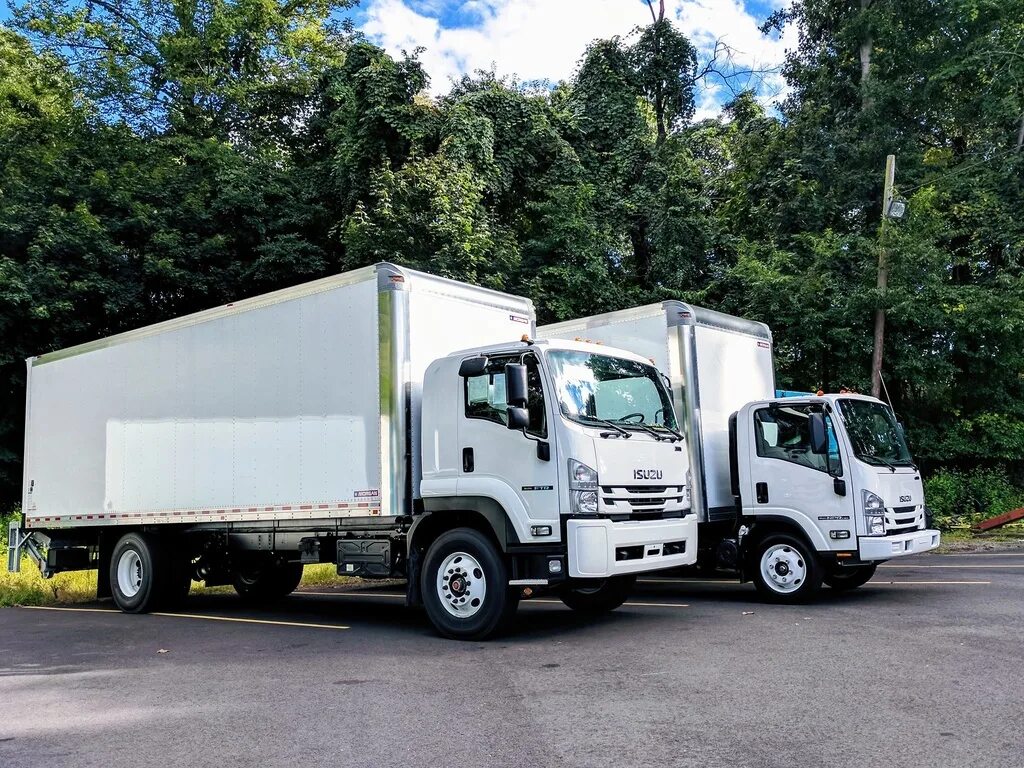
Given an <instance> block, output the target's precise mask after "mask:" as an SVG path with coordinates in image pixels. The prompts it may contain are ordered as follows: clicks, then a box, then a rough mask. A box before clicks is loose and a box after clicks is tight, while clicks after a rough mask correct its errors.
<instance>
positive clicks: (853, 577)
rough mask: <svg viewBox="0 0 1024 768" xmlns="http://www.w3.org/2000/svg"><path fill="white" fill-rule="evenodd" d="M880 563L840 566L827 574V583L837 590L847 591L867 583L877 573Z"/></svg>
mask: <svg viewBox="0 0 1024 768" xmlns="http://www.w3.org/2000/svg"><path fill="white" fill-rule="evenodd" d="M877 568H878V563H868V564H867V565H858V566H856V567H852V568H850V567H847V568H843V567H841V566H840V567H838V568H836V570H834V571H832V572H831V573H826V574H825V583H826V584H828V585H829V586H830V587H832V589H834V590H836V591H837V592H846V591H848V590H851V589H856V588H857V587H862V586H864V585H865V584H867V583H868V582H869V581H870V580H871V577H872V576H874V575H875V570H876V569H877Z"/></svg>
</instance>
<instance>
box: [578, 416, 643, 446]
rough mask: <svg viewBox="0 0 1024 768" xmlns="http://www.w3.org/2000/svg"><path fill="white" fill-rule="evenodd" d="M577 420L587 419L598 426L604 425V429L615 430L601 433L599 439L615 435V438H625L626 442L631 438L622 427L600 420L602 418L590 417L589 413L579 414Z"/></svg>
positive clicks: (606, 420)
mask: <svg viewBox="0 0 1024 768" xmlns="http://www.w3.org/2000/svg"><path fill="white" fill-rule="evenodd" d="M578 418H581V419H589V420H590V421H596V422H597V423H598V424H604V425H605V426H606V427H611V428H612V429H614V430H615V431H614V432H602V433H601V437H611V436H612V435H615V437H624V438H626V439H627V440H628V439H629V438H631V437H632V436H633V435H632V434H630V433H629V432H627V431H626V430H624V429H623V428H622V427H620V426H619V425H618V424H616V423H615V422H613V421H608V419H602V418H598V417H597V416H591V415H590V414H589V413H581V414H580V415H579V416H578Z"/></svg>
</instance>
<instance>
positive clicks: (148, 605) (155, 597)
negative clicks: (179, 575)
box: [110, 533, 173, 613]
mask: <svg viewBox="0 0 1024 768" xmlns="http://www.w3.org/2000/svg"><path fill="white" fill-rule="evenodd" d="M172 583H173V574H172V569H171V567H170V563H169V560H168V558H167V553H166V552H165V550H164V547H163V546H162V545H161V542H159V541H158V540H157V538H156V537H155V536H153V535H151V534H145V533H127V534H125V535H124V536H122V537H121V539H120V540H119V541H118V542H117V544H116V545H115V546H114V551H113V554H112V555H111V558H110V592H111V596H112V597H113V598H114V605H116V606H117V607H118V608H120V609H121V610H122V611H124V612H125V613H148V612H149V611H156V610H160V609H161V608H163V607H164V605H166V603H167V597H168V593H169V591H170V590H171V588H172Z"/></svg>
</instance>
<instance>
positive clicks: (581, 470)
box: [569, 459, 597, 515]
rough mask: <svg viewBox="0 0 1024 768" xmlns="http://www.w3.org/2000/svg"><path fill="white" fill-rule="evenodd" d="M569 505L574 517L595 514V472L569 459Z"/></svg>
mask: <svg viewBox="0 0 1024 768" xmlns="http://www.w3.org/2000/svg"><path fill="white" fill-rule="evenodd" d="M569 503H570V505H571V507H572V513H573V514H574V515H596V514H597V472H596V471H595V470H593V469H591V468H590V467H588V466H587V465H586V464H584V463H582V462H579V461H576V459H569Z"/></svg>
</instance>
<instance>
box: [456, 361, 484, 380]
mask: <svg viewBox="0 0 1024 768" xmlns="http://www.w3.org/2000/svg"><path fill="white" fill-rule="evenodd" d="M486 370H487V358H486V357H470V358H467V359H465V360H463V361H462V364H461V365H460V366H459V376H461V377H462V378H464V379H469V378H472V377H473V376H482V375H483V373H484V371H486Z"/></svg>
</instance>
